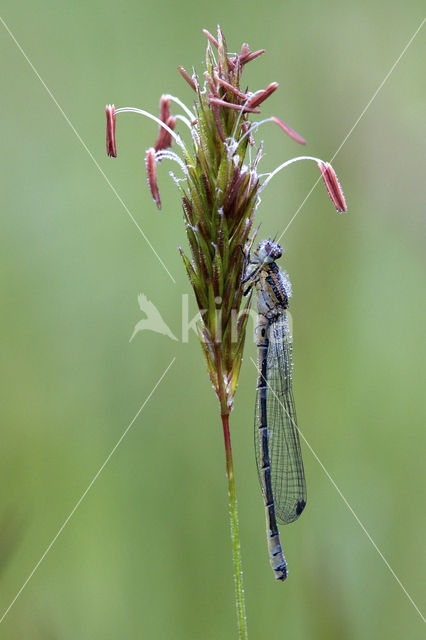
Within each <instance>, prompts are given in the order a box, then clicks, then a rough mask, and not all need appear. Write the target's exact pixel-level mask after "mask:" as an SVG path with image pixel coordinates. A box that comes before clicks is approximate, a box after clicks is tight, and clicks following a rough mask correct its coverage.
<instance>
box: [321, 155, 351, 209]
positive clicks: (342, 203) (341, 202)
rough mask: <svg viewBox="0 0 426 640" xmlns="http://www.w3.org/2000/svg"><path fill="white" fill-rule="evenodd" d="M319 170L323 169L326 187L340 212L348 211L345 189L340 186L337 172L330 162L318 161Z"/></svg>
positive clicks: (322, 173)
mask: <svg viewBox="0 0 426 640" xmlns="http://www.w3.org/2000/svg"><path fill="white" fill-rule="evenodd" d="M318 167H319V170H320V171H321V175H322V179H323V180H324V184H325V187H326V189H327V191H328V194H329V196H330V198H331V200H332V202H333V204H334V206H335V207H336V209H337V211H338V212H339V213H343V212H344V211H347V206H346V200H345V196H344V194H343V189H342V187H341V186H340V182H339V180H338V178H337V176H336V173H335V171H334V169H333V167H332V166H331V164H330V163H329V162H318Z"/></svg>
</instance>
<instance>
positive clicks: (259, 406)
mask: <svg viewBox="0 0 426 640" xmlns="http://www.w3.org/2000/svg"><path fill="white" fill-rule="evenodd" d="M281 255H282V248H281V247H280V245H279V244H278V243H276V242H273V241H271V240H264V241H263V242H261V243H260V245H259V247H258V248H257V249H256V250H255V251H254V252H253V255H250V249H248V251H247V252H246V255H245V258H246V265H247V273H246V275H245V278H244V284H247V288H246V290H245V292H244V293H245V294H247V293H249V291H250V290H251V288H252V287H255V289H256V294H257V311H258V321H257V327H256V343H257V348H258V379H257V397H256V412H255V449H256V462H257V469H258V473H259V480H260V484H261V486H262V493H263V499H264V503H265V512H266V534H267V538H268V550H269V560H270V563H271V567H272V569H273V571H274V574H275V578H276V579H277V580H285V579H286V577H287V563H286V560H285V557H284V554H283V551H282V548H281V542H280V535H279V531H278V525H277V521H278V522H280V523H281V524H289V523H290V522H293V521H294V520H296V518H298V517H299V516H300V514H301V513H302V511H303V509H304V507H305V505H306V484H305V473H304V469H303V462H302V454H301V450H300V441H299V432H298V428H297V422H296V411H295V407H294V399H293V392H292V385H291V375H292V358H291V351H292V345H291V336H290V332H289V327H288V319H287V308H288V301H289V298H290V296H291V284H290V281H289V279H288V276H287V273H286V272H285V271H282V270H281V269H280V268H279V267H278V265H277V264H276V263H275V260H277V259H278V258H280V257H281Z"/></svg>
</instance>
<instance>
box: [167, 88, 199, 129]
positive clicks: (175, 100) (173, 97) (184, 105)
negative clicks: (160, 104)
mask: <svg viewBox="0 0 426 640" xmlns="http://www.w3.org/2000/svg"><path fill="white" fill-rule="evenodd" d="M166 98H168V99H169V100H171V101H172V102H176V104H178V105H179V106H180V108H181V109H183V110H184V111H185V113H186V115H187V116H189V119H190V121H191V122H192V120H193V119H194V117H195V116H194V114H193V112H192V111H191V110H190V109H188V107H187V106H186V104H184V103H183V102H182V100H179V98H176V97H175V96H171V95H170V94H167V95H166Z"/></svg>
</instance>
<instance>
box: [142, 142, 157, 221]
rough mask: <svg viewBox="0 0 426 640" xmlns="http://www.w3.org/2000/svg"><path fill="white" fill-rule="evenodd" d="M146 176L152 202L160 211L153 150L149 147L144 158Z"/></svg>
mask: <svg viewBox="0 0 426 640" xmlns="http://www.w3.org/2000/svg"><path fill="white" fill-rule="evenodd" d="M145 166H146V175H147V177H148V186H149V188H150V190H151V193H152V197H153V198H154V202H155V204H156V205H157V207H158V208H159V209H161V200H160V192H159V190H158V184H157V166H156V162H155V149H154V148H153V147H151V148H150V149H148V151H147V152H146V156H145Z"/></svg>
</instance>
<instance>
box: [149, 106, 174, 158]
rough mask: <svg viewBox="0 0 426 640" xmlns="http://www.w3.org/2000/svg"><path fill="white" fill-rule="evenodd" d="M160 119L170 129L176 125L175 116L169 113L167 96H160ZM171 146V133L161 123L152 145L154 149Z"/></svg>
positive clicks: (158, 149)
mask: <svg viewBox="0 0 426 640" xmlns="http://www.w3.org/2000/svg"><path fill="white" fill-rule="evenodd" d="M160 120H161V122H164V124H166V125H167V126H168V127H169V129H171V130H172V131H173V130H174V128H175V125H176V118H174V117H173V116H171V115H170V100H169V98H168V97H167V96H161V100H160ZM171 146H172V135H171V133H170V132H169V131H167V130H166V129H165V128H164V127H162V126H161V125H160V126H159V130H158V137H157V141H156V143H155V145H154V149H155V151H160V149H167V148H168V147H171Z"/></svg>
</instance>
